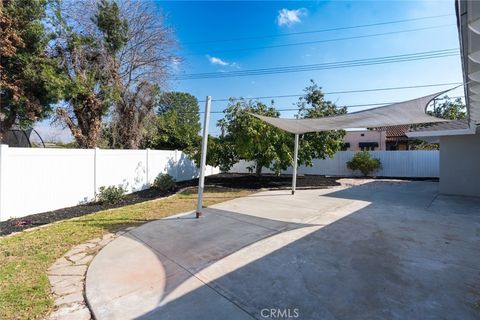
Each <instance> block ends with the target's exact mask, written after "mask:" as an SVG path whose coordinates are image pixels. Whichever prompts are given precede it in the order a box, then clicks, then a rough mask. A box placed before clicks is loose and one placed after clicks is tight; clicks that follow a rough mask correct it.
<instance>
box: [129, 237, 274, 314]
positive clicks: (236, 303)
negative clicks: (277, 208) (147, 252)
mask: <svg viewBox="0 0 480 320" xmlns="http://www.w3.org/2000/svg"><path fill="white" fill-rule="evenodd" d="M279 233H280V231H279V232H275V233H273V234H269V235H266V236H264V237H261V238H260V239H258V240H256V241H254V242H250V243H248V244H246V245H244V246H242V247H240V248H238V249H237V250H236V251H235V252H237V251H240V250H242V249H243V248H246V247H248V246H249V245H251V244H252V243H255V242H258V241H262V240H264V239H267V238H269V237H271V236H274V235H276V234H279ZM129 235H130V236H132V237H134V238H135V239H137V240H138V241H139V242H141V243H143V244H144V245H146V246H147V247H149V248H150V249H151V250H152V251H154V252H157V253H158V254H160V255H162V256H164V257H165V258H167V259H168V260H169V261H171V262H172V263H174V264H176V265H177V266H178V267H180V268H181V269H183V270H184V271H185V272H187V273H188V274H190V275H191V276H192V277H194V278H195V279H197V280H198V281H200V282H201V283H203V284H204V285H205V286H207V287H208V288H210V289H212V290H213V291H214V292H215V293H217V294H218V295H220V296H221V297H223V298H224V299H226V300H227V301H229V302H230V303H232V304H233V305H235V306H236V307H237V308H239V309H240V310H242V311H243V312H245V313H246V314H247V315H248V316H249V317H251V318H252V319H257V318H256V317H255V316H254V315H252V314H251V313H250V312H248V311H247V310H246V309H245V308H244V307H243V306H242V305H241V304H240V303H239V302H236V301H234V300H232V298H230V297H228V296H226V295H225V294H224V293H222V292H220V291H219V290H218V289H217V288H216V287H215V286H213V285H210V284H209V283H207V282H205V281H204V280H202V279H201V278H199V277H197V276H196V274H195V273H193V272H192V271H190V270H189V269H188V268H187V267H184V266H183V265H182V264H181V263H180V262H177V261H176V260H175V259H173V258H171V257H169V256H168V255H166V254H164V253H162V252H160V251H159V250H157V249H155V248H153V247H152V246H150V245H149V244H148V243H146V242H145V241H143V240H142V239H140V238H139V237H137V236H136V235H135V234H133V233H132V232H130V233H129ZM231 254H232V253H227V254H225V255H223V256H221V257H220V258H219V259H218V260H216V261H215V262H217V261H220V260H222V259H223V258H225V257H228V256H229V255H231Z"/></svg>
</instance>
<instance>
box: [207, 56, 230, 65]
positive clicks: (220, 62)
mask: <svg viewBox="0 0 480 320" xmlns="http://www.w3.org/2000/svg"><path fill="white" fill-rule="evenodd" d="M207 58H208V61H210V63H211V64H218V65H220V66H229V65H230V63H228V62H226V61H223V60H222V59H220V58H217V57H211V56H207Z"/></svg>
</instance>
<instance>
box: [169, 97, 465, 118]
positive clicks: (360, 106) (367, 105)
mask: <svg viewBox="0 0 480 320" xmlns="http://www.w3.org/2000/svg"><path fill="white" fill-rule="evenodd" d="M449 98H450V99H458V98H464V97H463V96H455V97H449ZM434 100H443V98H435V99H434ZM399 102H401V101H390V102H377V103H365V104H350V105H342V106H340V105H339V106H338V107H337V108H338V109H341V108H343V107H346V108H363V107H376V106H384V105H390V104H394V103H399ZM275 110H276V111H280V112H281V111H298V110H299V108H286V109H275ZM177 113H178V114H190V113H196V112H184V111H180V112H177ZM198 113H205V111H199V112H198ZM210 113H212V114H220V113H223V111H210Z"/></svg>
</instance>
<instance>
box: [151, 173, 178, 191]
mask: <svg viewBox="0 0 480 320" xmlns="http://www.w3.org/2000/svg"><path fill="white" fill-rule="evenodd" d="M153 187H154V188H155V189H158V190H160V191H172V190H173V189H175V187H176V184H175V179H173V178H172V176H171V175H169V174H165V173H160V174H159V175H158V176H157V177H156V178H155V181H153Z"/></svg>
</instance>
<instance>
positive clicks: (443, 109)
mask: <svg viewBox="0 0 480 320" xmlns="http://www.w3.org/2000/svg"><path fill="white" fill-rule="evenodd" d="M466 110H467V109H466V107H465V104H464V103H463V101H462V99H461V98H457V99H455V100H452V99H451V98H450V97H449V96H447V95H445V96H443V97H442V98H441V99H436V101H435V102H434V108H433V110H429V111H427V114H429V115H431V116H434V117H437V118H442V119H448V120H464V119H466V118H467V112H466ZM422 126H425V125H419V127H422ZM409 145H410V147H411V148H412V149H413V150H438V149H440V145H439V144H438V143H430V142H427V141H424V140H419V139H416V140H413V141H410V142H409Z"/></svg>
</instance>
